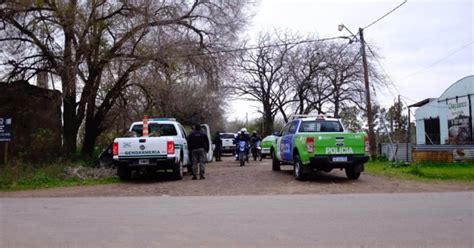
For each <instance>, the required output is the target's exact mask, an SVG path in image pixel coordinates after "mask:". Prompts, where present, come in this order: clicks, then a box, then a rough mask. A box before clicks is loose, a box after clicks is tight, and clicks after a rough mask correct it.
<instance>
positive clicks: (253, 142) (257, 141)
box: [250, 130, 262, 154]
mask: <svg viewBox="0 0 474 248" xmlns="http://www.w3.org/2000/svg"><path fill="white" fill-rule="evenodd" d="M260 141H262V138H261V137H260V135H258V133H257V131H256V130H254V131H253V132H252V137H250V142H251V145H252V154H256V152H257V151H256V149H257V147H258V146H260Z"/></svg>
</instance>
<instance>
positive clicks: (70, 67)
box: [61, 1, 81, 156]
mask: <svg viewBox="0 0 474 248" xmlns="http://www.w3.org/2000/svg"><path fill="white" fill-rule="evenodd" d="M76 3H77V2H76V1H71V2H70V3H69V5H68V8H67V10H66V12H67V13H66V16H68V17H69V19H67V20H65V21H64V23H62V25H63V29H64V54H63V59H64V62H63V66H62V69H61V84H62V91H63V132H64V133H63V144H64V152H65V155H66V156H69V155H71V154H73V153H74V152H76V147H77V144H76V139H77V132H78V130H79V126H80V123H81V120H78V118H77V114H76V76H77V71H76V69H77V68H76V62H75V61H74V59H73V39H74V14H75V9H76Z"/></svg>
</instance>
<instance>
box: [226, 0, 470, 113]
mask: <svg viewBox="0 0 474 248" xmlns="http://www.w3.org/2000/svg"><path fill="white" fill-rule="evenodd" d="M402 2H403V0H397V1H392V0H360V1H354V0H353V1H349V0H293V1H290V0H261V1H260V2H259V3H258V5H257V7H256V8H257V9H256V10H255V16H254V18H253V19H252V21H251V27H250V28H249V29H248V32H247V33H246V36H248V37H249V38H250V39H252V38H253V37H256V35H257V34H258V32H260V31H266V30H273V29H281V30H285V29H287V30H290V31H292V32H296V33H298V34H300V35H306V34H316V35H318V36H319V37H320V38H323V37H332V36H339V35H347V34H348V33H344V32H345V31H343V32H338V30H337V26H338V24H341V23H344V24H345V25H346V26H347V27H348V28H349V29H351V30H352V32H354V33H356V32H357V30H358V28H359V27H365V26H367V25H368V24H369V23H371V22H372V21H374V20H376V19H377V18H379V17H380V16H382V15H383V14H385V13H387V12H388V11H390V10H391V9H393V8H394V7H395V6H397V5H399V4H400V3H402ZM473 13H474V1H473V0H432V1H428V0H408V2H407V3H405V4H404V5H403V6H402V7H401V8H399V9H398V10H396V11H395V12H393V13H392V14H390V15H388V16H387V17H385V18H384V19H383V20H381V21H379V22H378V23H376V24H374V25H373V26H371V27H369V28H367V29H366V30H365V31H364V34H365V38H366V40H367V41H368V42H370V44H372V46H373V48H376V50H377V51H378V53H379V55H380V56H381V57H382V59H380V62H381V63H382V65H383V68H384V69H385V71H386V72H387V74H388V75H389V76H390V78H391V79H392V82H393V84H394V85H395V87H394V88H392V89H390V90H386V91H381V92H378V94H377V100H378V102H380V103H381V104H382V105H389V104H390V103H392V102H393V99H394V97H395V96H396V95H397V94H398V92H397V90H398V91H399V92H400V94H401V95H402V97H403V98H404V99H405V101H406V102H407V103H408V104H411V103H413V101H412V100H414V101H420V100H423V99H425V98H428V97H438V96H440V95H441V94H442V93H443V91H444V90H445V89H446V88H448V87H449V86H450V85H451V84H452V83H454V82H456V81H457V80H459V79H461V78H463V77H464V76H467V75H472V74H474V60H473V58H474V44H473V42H474V24H473V23H474V14H473ZM462 47H464V48H463V49H462ZM456 51H457V52H456ZM455 52H456V53H455ZM448 55H450V56H448ZM447 56H448V57H447ZM395 88H396V89H395ZM409 99H411V100H409ZM239 104H241V103H239ZM235 105H236V104H233V105H232V106H231V110H232V112H234V114H232V115H230V116H229V117H230V118H231V119H234V118H240V119H243V118H245V112H249V115H250V116H255V115H256V114H255V112H256V109H255V108H253V107H250V106H252V105H256V104H255V103H246V105H248V106H249V108H248V109H247V110H242V107H241V106H240V108H239V109H237V108H236V107H234V106H235Z"/></svg>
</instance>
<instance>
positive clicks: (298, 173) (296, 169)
mask: <svg viewBox="0 0 474 248" xmlns="http://www.w3.org/2000/svg"><path fill="white" fill-rule="evenodd" d="M293 164H294V166H293V175H294V176H295V178H296V180H298V181H303V180H305V179H306V177H305V174H303V171H302V169H301V166H302V164H301V159H300V155H298V154H295V156H294V158H293Z"/></svg>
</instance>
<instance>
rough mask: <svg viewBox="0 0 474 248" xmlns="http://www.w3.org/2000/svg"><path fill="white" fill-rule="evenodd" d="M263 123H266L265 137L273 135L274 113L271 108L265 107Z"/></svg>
mask: <svg viewBox="0 0 474 248" xmlns="http://www.w3.org/2000/svg"><path fill="white" fill-rule="evenodd" d="M263 112H264V113H263V119H264V120H263V123H264V129H263V134H264V135H265V136H267V135H271V134H273V116H272V111H271V107H270V106H269V105H268V106H267V105H265V106H264V107H263Z"/></svg>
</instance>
